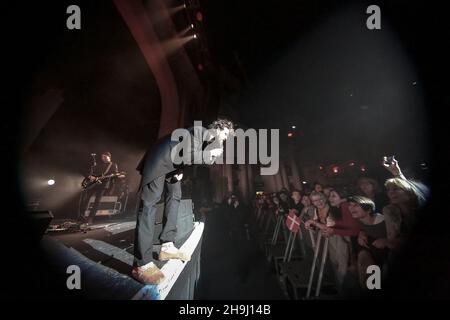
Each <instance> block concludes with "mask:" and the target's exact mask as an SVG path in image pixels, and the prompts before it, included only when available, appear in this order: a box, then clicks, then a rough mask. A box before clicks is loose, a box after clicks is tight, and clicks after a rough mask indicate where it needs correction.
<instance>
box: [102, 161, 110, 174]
mask: <svg viewBox="0 0 450 320" xmlns="http://www.w3.org/2000/svg"><path fill="white" fill-rule="evenodd" d="M111 166H112V162H110V163H109V166H108V168H106V170H105V172H103V173H102V176H104V175H105V174H107V173H108V172H109V169H111Z"/></svg>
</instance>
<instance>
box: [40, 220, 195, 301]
mask: <svg viewBox="0 0 450 320" xmlns="http://www.w3.org/2000/svg"><path fill="white" fill-rule="evenodd" d="M55 223H58V221H54V222H52V224H55ZM135 226H136V218H135V217H114V218H111V219H110V218H107V217H103V218H100V219H98V220H97V222H96V223H95V224H94V225H92V226H91V227H90V229H89V230H85V231H79V232H67V231H49V232H47V234H46V236H45V237H44V239H43V243H44V246H46V250H47V251H48V253H49V254H50V255H51V256H52V257H54V258H55V259H58V256H61V255H63V256H65V257H66V258H67V259H68V260H74V261H78V262H81V263H82V264H83V265H84V266H85V268H84V269H85V270H84V271H83V268H81V266H80V268H81V270H82V275H85V274H83V272H84V273H90V274H89V275H88V276H87V277H86V275H85V278H84V279H85V280H86V281H85V283H84V284H85V287H86V286H87V287H88V288H90V290H92V292H88V291H86V290H84V291H85V295H86V298H88V299H90V298H93V299H96V298H105V299H111V298H112V299H152V300H153V299H155V300H164V299H177V298H184V299H186V298H191V299H192V298H193V288H194V286H195V283H191V282H196V280H198V279H197V278H198V274H199V268H200V250H201V240H202V235H203V229H204V224H203V223H202V222H196V223H195V225H194V229H193V231H192V232H190V233H189V234H188V235H187V236H186V237H185V238H183V239H181V240H180V243H176V245H177V246H181V247H182V248H183V250H185V251H187V252H189V253H191V255H192V260H191V261H190V262H182V261H179V260H169V261H167V262H160V261H157V259H155V263H156V264H157V265H158V267H159V268H161V271H162V272H163V273H164V274H165V276H166V281H164V282H163V283H161V284H160V285H158V286H150V285H147V286H145V285H142V284H140V283H138V282H137V281H135V280H134V279H132V278H131V268H132V263H133V242H134V229H135ZM50 230H51V229H50ZM65 249H66V251H67V250H69V252H70V254H69V255H67V254H63V253H62V251H64V250H65ZM159 250H160V246H159V245H155V246H154V256H155V258H157V254H158V252H159ZM94 273H95V276H93V275H94ZM183 273H184V274H183ZM100 278H104V280H105V285H106V287H104V288H102V285H101V283H102V281H101V280H100ZM180 278H183V279H184V280H183V281H186V279H189V281H188V282H189V283H188V287H189V288H186V284H176V283H177V282H178V281H179V279H180ZM87 279H90V280H87ZM108 279H109V282H113V283H115V285H114V288H112V289H113V291H114V292H111V295H110V296H108V293H107V291H108V290H107V289H108V287H110V286H111V285H110V284H106V283H107V282H108ZM88 281H90V282H88ZM93 281H94V282H97V283H98V284H99V285H98V286H97V285H94V284H93V283H92V282H93ZM122 287H123V290H122V291H123V294H121V293H120V292H118V291H120V290H121V289H120V288H122ZM191 287H192V288H191ZM100 288H102V289H100ZM100 290H102V293H100ZM180 290H181V291H183V292H180ZM186 290H188V291H189V292H185V291H186ZM97 291H99V292H97Z"/></svg>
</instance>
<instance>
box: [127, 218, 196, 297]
mask: <svg viewBox="0 0 450 320" xmlns="http://www.w3.org/2000/svg"><path fill="white" fill-rule="evenodd" d="M204 228H205V224H204V223H203V222H196V223H195V224H194V230H193V231H192V233H191V235H190V236H189V238H188V239H187V240H186V242H185V243H184V244H183V245H182V246H181V248H180V250H182V251H184V252H186V253H188V254H190V255H191V256H192V254H193V253H194V251H195V248H197V246H198V243H199V242H200V239H201V237H202V234H203V229H204ZM187 263H189V262H183V261H181V260H178V259H170V260H169V261H168V262H167V263H166V264H165V265H164V266H163V267H162V268H161V271H162V273H164V276H165V277H166V279H165V280H164V281H163V282H162V283H161V284H159V285H157V286H154V285H146V286H144V287H143V288H141V290H139V291H138V292H137V293H136V294H135V295H134V297H133V298H132V300H141V299H144V297H145V296H146V295H145V294H144V293H145V292H148V291H153V290H154V289H155V287H156V290H157V292H158V293H159V294H158V295H157V296H158V297H159V300H165V299H166V297H167V295H168V294H169V292H170V290H171V289H172V287H173V285H174V284H175V282H176V281H177V279H178V277H179V276H180V274H181V272H182V271H183V269H184V267H185V266H186V264H187ZM147 296H148V295H147Z"/></svg>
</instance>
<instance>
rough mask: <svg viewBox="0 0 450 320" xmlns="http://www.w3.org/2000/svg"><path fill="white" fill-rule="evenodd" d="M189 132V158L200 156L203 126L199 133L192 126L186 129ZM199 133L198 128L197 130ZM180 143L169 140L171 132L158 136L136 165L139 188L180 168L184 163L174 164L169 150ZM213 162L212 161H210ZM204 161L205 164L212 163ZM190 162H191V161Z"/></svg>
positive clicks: (203, 145) (202, 145) (203, 144)
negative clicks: (195, 132)
mask: <svg viewBox="0 0 450 320" xmlns="http://www.w3.org/2000/svg"><path fill="white" fill-rule="evenodd" d="M187 130H188V131H189V132H190V136H191V139H192V140H191V144H190V145H191V150H190V153H191V159H193V158H194V156H199V155H200V157H201V154H202V152H207V151H203V150H204V148H205V147H206V143H203V142H204V140H203V139H202V137H203V135H204V134H205V131H206V132H207V130H206V129H205V128H201V135H200V134H197V135H195V134H194V128H193V127H192V128H189V129H187ZM199 133H200V130H199ZM206 135H207V136H210V135H209V133H206ZM179 147H180V144H179V142H178V141H172V140H171V134H169V135H167V136H164V137H162V138H160V139H159V140H158V141H156V143H155V144H153V145H152V146H151V147H150V148H149V149H148V150H147V152H146V153H145V155H144V157H143V158H142V160H141V161H140V163H139V165H138V167H137V168H136V169H137V170H138V171H139V172H140V174H141V175H142V179H141V184H140V188H141V187H143V186H145V185H146V184H148V183H150V182H151V181H153V180H155V179H156V178H159V177H161V176H166V175H168V174H170V173H173V172H176V171H177V170H179V169H182V168H183V166H185V165H186V164H181V165H174V163H173V162H172V159H171V152H172V149H174V148H179ZM207 159H210V157H209V155H207ZM212 162H213V161H212ZM212 162H210V163H206V164H212ZM191 163H192V162H191Z"/></svg>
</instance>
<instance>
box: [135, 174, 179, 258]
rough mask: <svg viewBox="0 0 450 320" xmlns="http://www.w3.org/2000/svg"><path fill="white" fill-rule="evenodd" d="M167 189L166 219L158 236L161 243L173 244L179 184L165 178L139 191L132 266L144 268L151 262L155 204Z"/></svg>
mask: <svg viewBox="0 0 450 320" xmlns="http://www.w3.org/2000/svg"><path fill="white" fill-rule="evenodd" d="M164 186H166V187H167V194H166V198H165V207H164V212H165V215H166V217H167V220H166V223H165V225H164V228H163V231H162V233H161V236H160V240H161V242H162V243H164V242H174V241H175V236H176V232H177V218H178V208H179V206H180V200H181V183H180V181H178V182H176V183H168V182H167V180H166V177H165V176H162V177H159V178H156V179H155V180H153V181H151V182H150V183H148V184H146V185H144V186H143V187H142V190H141V197H140V203H139V207H138V208H139V209H138V212H137V221H136V229H135V237H134V266H138V267H141V266H144V265H146V264H148V263H150V262H152V261H153V236H154V231H155V217H156V204H157V203H158V202H159V200H161V196H162V194H163V192H164Z"/></svg>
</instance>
